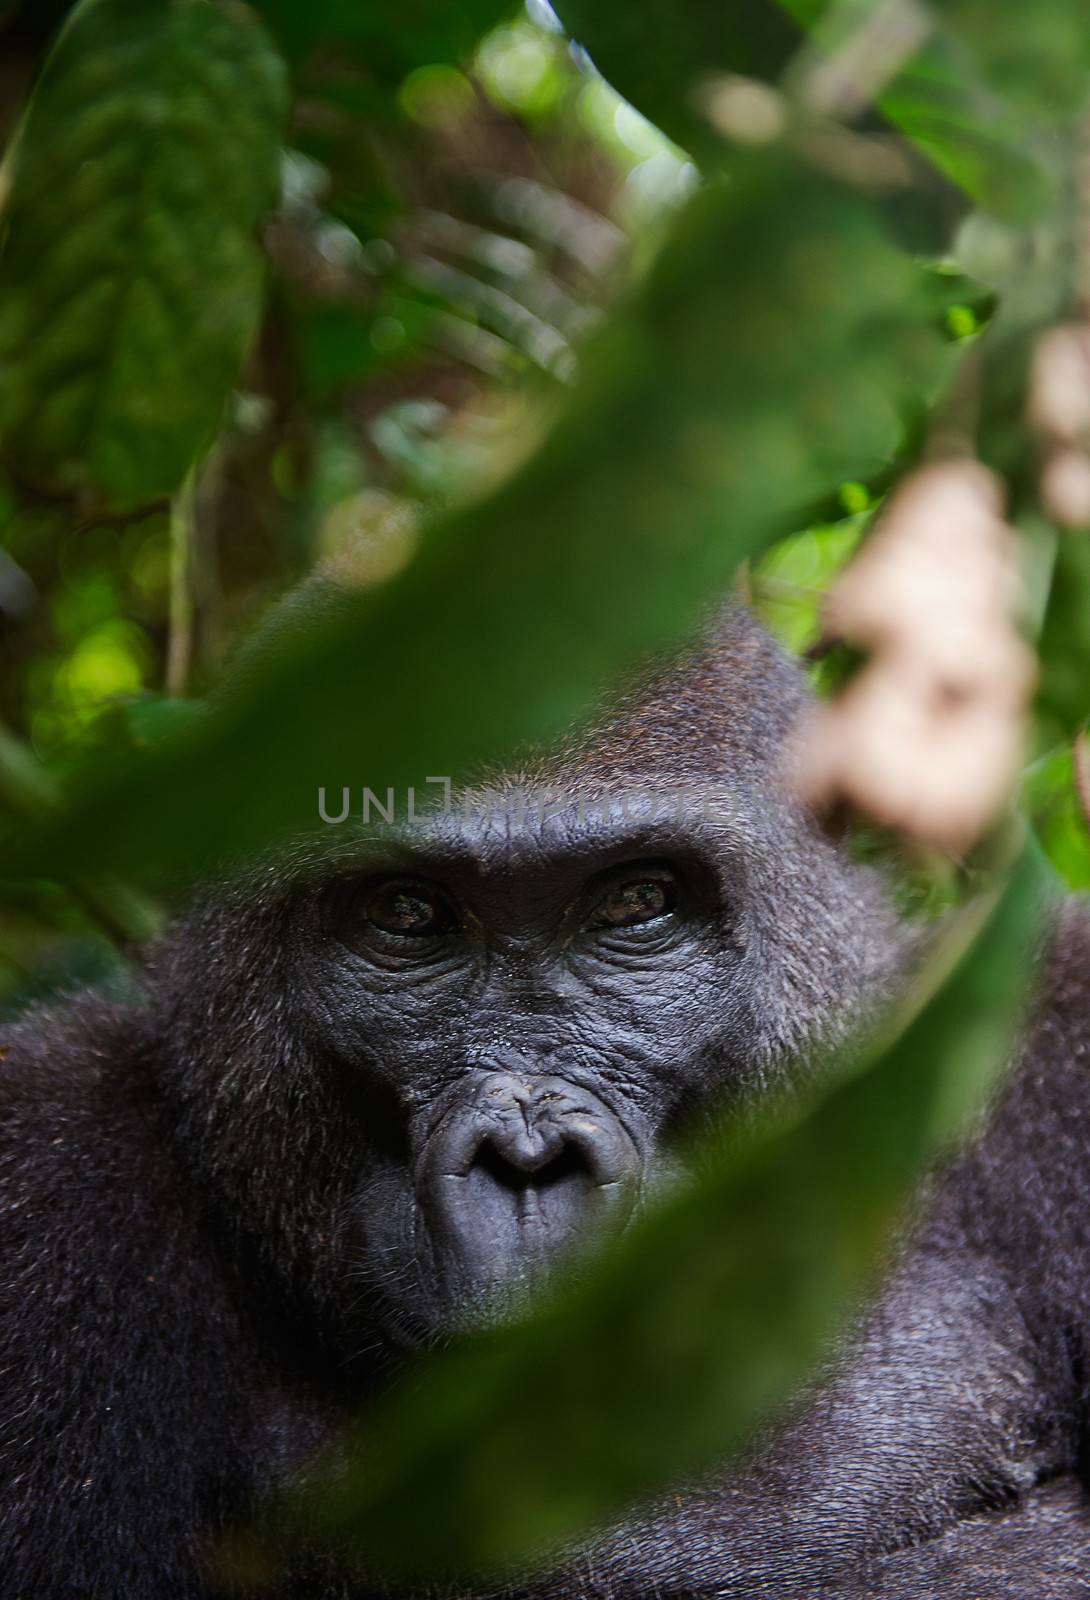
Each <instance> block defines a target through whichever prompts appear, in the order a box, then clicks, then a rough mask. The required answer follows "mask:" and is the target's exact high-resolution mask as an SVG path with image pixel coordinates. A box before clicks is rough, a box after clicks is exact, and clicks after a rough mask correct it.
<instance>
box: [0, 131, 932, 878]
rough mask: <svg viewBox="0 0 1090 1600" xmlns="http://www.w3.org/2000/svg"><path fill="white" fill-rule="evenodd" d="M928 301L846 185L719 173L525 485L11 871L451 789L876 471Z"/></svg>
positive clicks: (566, 712) (427, 543)
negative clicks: (429, 785) (354, 802)
mask: <svg viewBox="0 0 1090 1600" xmlns="http://www.w3.org/2000/svg"><path fill="white" fill-rule="evenodd" d="M932 288H933V286H932V285H930V284H925V282H924V281H923V275H921V274H920V273H919V272H918V271H917V270H916V268H915V267H914V265H913V263H912V262H911V261H910V260H909V259H908V258H907V257H905V256H903V255H902V254H901V253H900V252H898V251H897V250H896V249H895V248H894V247H893V246H892V245H891V244H890V243H889V241H888V240H887V239H886V237H885V236H884V234H883V233H882V231H881V229H880V227H879V225H878V223H877V222H876V220H875V218H874V216H873V214H872V212H871V209H870V207H869V206H868V205H867V203H866V201H865V200H864V199H863V198H862V197H861V196H860V195H858V194H857V193H856V192H855V191H854V190H851V189H848V188H846V187H842V186H840V185H838V184H836V183H835V182H832V181H830V180H828V179H826V178H823V177H822V176H820V175H819V174H818V173H816V172H814V171H813V170H812V169H810V168H809V167H807V166H805V165H803V164H802V163H801V162H798V161H796V160H793V159H791V158H790V157H788V156H786V155H784V154H779V153H775V152H771V151H766V152H755V153H750V154H747V155H745V156H744V157H739V159H738V160H737V161H736V163H735V165H734V169H733V172H732V181H731V183H730V184H729V185H726V184H716V185H712V186H710V187H708V188H707V189H705V190H704V191H703V192H701V193H699V194H697V195H696V196H695V197H694V199H693V201H692V202H691V203H690V204H689V205H688V207H687V208H686V209H685V210H684V211H683V212H682V213H681V214H680V215H679V216H678V217H677V219H676V223H675V228H674V234H673V237H672V239H671V240H670V242H669V244H668V246H667V248H666V249H665V250H664V251H663V253H662V255H661V257H660V259H659V260H658V262H657V264H656V265H655V268H654V270H653V271H652V272H651V274H650V276H649V277H648V279H647V280H646V282H645V284H644V286H643V287H642V289H641V291H640V293H639V294H638V296H637V297H636V298H635V299H634V300H633V302H632V303H631V304H630V305H629V306H627V307H626V308H624V309H623V310H622V311H621V312H620V313H618V315H617V316H616V317H615V319H614V320H613V322H612V323H611V324H610V325H609V326H608V327H607V328H605V329H604V330H603V333H602V335H601V337H600V338H599V340H598V342H597V345H596V347H595V348H594V349H593V350H592V351H591V352H589V353H588V357H587V363H586V373H585V377H584V379H583V381H582V382H581V384H580V385H579V387H578V388H577V390H576V391H575V393H574V394H573V395H572V398H571V402H570V405H569V406H568V408H567V410H566V412H565V413H564V414H563V415H562V416H561V418H560V419H559V421H558V423H557V425H556V427H555V428H554V429H553V431H552V433H551V434H550V436H549V437H548V438H547V439H546V442H545V444H544V446H543V448H542V449H541V450H540V451H539V453H538V454H537V455H536V457H534V458H533V459H532V460H531V461H530V462H529V463H528V464H527V465H526V466H525V467H524V468H523V470H522V471H521V472H520V473H518V474H517V475H516V476H515V477H514V478H512V479H511V480H509V481H508V482H507V483H506V484H505V485H504V486H503V487H502V488H501V489H500V490H499V491H498V492H497V493H495V494H494V495H493V496H492V497H491V498H489V499H488V500H486V501H484V502H482V503H480V504H478V505H475V506H473V507H471V508H469V509H468V510H466V511H464V512H462V513H461V514H459V515H458V516H456V517H454V518H453V519H452V520H450V521H448V522H446V523H445V524H440V525H438V526H435V527H433V528H432V529H431V530H430V532H429V533H428V535H427V536H426V537H425V539H424V542H423V545H422V548H421V550H420V552H419V554H418V555H417V556H416V558H415V560H414V561H412V562H411V563H410V565H409V566H408V568H407V569H406V570H405V571H403V573H402V574H401V575H400V576H399V577H398V578H396V579H394V580H392V581H389V582H387V583H386V584H385V585H384V586H382V587H379V588H375V589H371V590H367V591H365V592H363V593H360V594H356V595H345V596H343V597H342V599H341V600H340V602H339V603H333V602H329V601H323V599H322V597H321V595H318V597H317V598H312V600H311V601H310V602H309V606H310V611H311V612H313V615H308V602H307V600H306V598H305V597H304V598H303V600H302V601H301V602H300V603H299V605H298V606H297V607H289V609H288V611H287V613H286V615H285V617H284V619H283V620H282V623H281V625H279V626H277V627H275V628H274V629H273V630H272V631H271V633H270V636H269V638H268V639H267V641H266V642H265V644H264V645H263V646H261V647H259V648H257V649H255V651H254V652H252V653H251V659H250V664H249V668H248V670H247V671H246V672H244V673H242V674H239V675H236V678H235V680H234V681H233V682H232V683H231V684H230V685H229V686H228V688H227V690H226V692H225V693H224V695H223V697H222V699H221V700H220V703H219V705H218V708H217V710H216V711H215V713H214V714H213V715H212V716H211V717H210V718H209V719H208V720H207V722H206V723H205V724H204V725H203V726H202V728H201V729H200V730H199V731H195V732H194V733H193V734H192V735H191V736H190V737H188V738H185V739H179V740H178V741H176V742H173V741H172V742H170V743H169V745H168V744H164V745H163V746H162V747H161V748H160V749H159V750H157V751H156V752H153V753H151V754H150V756H149V759H148V761H147V762H146V763H145V764H140V765H138V766H137V767H135V768H133V769H129V770H126V769H125V768H124V767H122V768H121V769H115V770H114V771H113V773H112V774H111V775H109V776H107V777H106V778H105V779H100V780H99V781H98V782H96V783H95V784H94V785H91V786H88V788H87V789H86V790H85V792H84V794H83V797H82V799H81V801H80V802H79V803H78V804H77V805H76V806H75V808H74V810H73V811H72V813H71V815H70V818H69V820H68V822H67V823H66V824H64V825H62V826H61V827H60V828H59V829H51V830H45V831H43V832H42V833H41V834H40V835H39V836H38V837H37V838H36V839H34V840H31V839H27V838H24V839H20V840H18V841H9V846H8V848H9V851H10V850H12V849H17V850H18V852H19V855H20V857H21V859H22V860H23V861H24V862H29V861H31V860H33V861H35V862H37V863H39V865H41V864H43V863H47V864H48V865H47V866H46V870H58V869H59V866H60V864H61V863H63V862H65V861H68V862H71V861H73V860H78V859H79V857H80V855H81V854H82V853H83V852H84V851H86V850H87V849H88V848H90V849H93V850H94V852H95V855H96V858H98V859H100V860H102V861H103V862H105V861H106V860H111V861H123V862H124V863H125V864H126V868H127V870H139V871H147V870H148V869H149V868H150V867H151V866H152V865H156V866H158V867H159V868H167V869H174V870H179V869H184V868H189V869H193V868H195V867H200V866H202V865H207V863H208V860H209V858H210V857H211V858H213V859H214V858H217V857H220V856H229V855H231V854H234V853H236V852H238V851H240V850H245V849H251V848H253V847H254V846H255V845H257V844H261V843H264V842H265V841H266V840H270V839H272V838H275V837H277V836H279V835H283V834H285V833H295V832H298V831H299V830H300V829H304V828H308V827H313V826H316V825H317V823H316V799H317V786H318V785H319V784H322V785H327V786H334V787H337V788H338V789H339V788H340V787H342V786H344V785H349V786H351V787H352V788H353V789H354V790H355V791H356V792H357V794H358V792H359V790H360V789H361V788H362V787H363V786H364V785H367V786H370V787H372V788H373V789H375V790H384V789H385V788H387V787H388V786H391V785H394V786H398V785H404V784H409V783H412V784H419V785H423V784H424V782H425V779H426V778H427V777H429V776H431V775H434V774H442V775H450V776H452V777H455V778H457V777H458V776H460V775H463V774H465V773H466V772H467V771H468V770H470V769H472V768H475V767H477V766H478V765H479V764H480V763H482V762H485V761H489V760H493V759H496V758H499V757H501V756H503V755H505V754H507V753H509V752H510V750H511V749H512V747H513V746H515V745H516V744H518V743H519V742H521V741H523V740H527V739H529V740H539V739H544V738H548V737H550V736H553V735H555V734H557V733H559V732H560V731H562V730H563V729H565V728H566V727H567V726H568V725H569V724H570V723H571V721H572V720H573V719H574V718H576V717H578V716H579V715H581V714H582V713H583V712H584V711H585V710H586V708H587V706H588V703H589V702H590V701H591V700H592V698H593V697H594V696H595V695H597V694H598V693H599V692H600V691H601V688H602V686H603V685H604V684H605V683H607V682H608V681H609V680H610V679H612V678H614V677H615V676H616V674H617V673H618V672H619V671H622V670H624V669H626V668H627V667H629V666H630V665H632V664H633V663H635V662H636V661H637V660H639V659H640V658H642V657H644V656H646V655H647V654H648V653H650V652H652V651H655V650H658V649H662V648H663V647H665V646H667V645H669V644H670V643H672V642H673V641H675V640H676V639H678V638H679V636H681V635H682V634H683V633H684V632H685V631H686V630H687V629H688V628H689V627H690V626H691V625H692V623H693V621H694V619H695V618H696V616H697V615H698V614H699V611H700V609H701V608H702V607H703V606H705V605H706V604H708V603H709V602H710V601H712V600H713V599H714V598H715V597H716V596H718V595H720V594H721V593H722V592H723V590H724V588H725V586H726V585H727V584H728V582H729V580H730V577H731V574H732V572H733V571H734V568H735V566H736V564H737V562H738V561H739V560H740V559H741V558H742V557H744V556H746V555H748V554H751V553H753V552H755V551H757V550H759V549H761V548H762V547H763V546H764V545H765V544H767V543H768V542H770V541H771V540H772V539H774V538H776V537H778V536H782V535H783V534H784V533H786V532H788V531H789V530H790V529H791V528H794V527H798V526H805V525H806V522H807V521H808V520H809V519H808V511H809V508H810V507H811V506H812V505H813V504H814V503H815V502H819V501H821V500H823V499H825V498H826V497H827V496H828V495H829V494H830V493H831V492H832V491H833V490H834V489H835V488H836V487H837V485H839V484H840V483H841V482H843V481H844V480H845V479H847V478H858V477H867V476H869V475H870V474H871V473H873V472H875V471H876V470H877V468H878V467H879V466H881V465H882V464H883V463H884V462H886V461H888V459H889V458H890V457H891V455H892V454H893V453H894V451H895V450H896V449H897V446H898V444H899V441H900V438H901V431H902V424H901V412H902V410H903V409H904V408H905V407H906V406H907V405H908V404H909V403H910V402H912V403H916V401H917V399H918V396H919V394H920V392H921V391H923V390H927V389H928V388H929V387H931V386H933V385H934V383H935V380H936V376H937V374H938V373H940V372H941V371H942V370H943V367H944V363H945V362H946V361H947V360H948V359H949V351H948V349H947V347H945V346H944V344H943V336H942V333H941V330H940V327H939V326H938V319H937V317H936V315H935V310H934V301H933V295H932ZM423 792H427V791H426V790H425V791H423Z"/></svg>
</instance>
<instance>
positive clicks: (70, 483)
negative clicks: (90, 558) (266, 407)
mask: <svg viewBox="0 0 1090 1600" xmlns="http://www.w3.org/2000/svg"><path fill="white" fill-rule="evenodd" d="M284 91H285V84H284V73H283V69H282V67H281V64H280V62H279V58H278V57H277V55H276V53H275V51H274V50H273V49H272V47H271V45H270V44H269V41H268V39H267V37H266V35H265V32H264V30H263V29H262V27H261V26H260V24H259V23H258V22H257V19H256V18H255V16H254V15H253V13H251V12H250V11H248V10H247V9H246V8H245V7H244V6H242V5H238V4H234V3H231V0H224V3H223V4H220V3H216V0H83V4H81V5H80V6H78V7H77V8H76V10H75V12H74V13H73V14H72V16H71V18H70V19H69V22H68V23H67V25H66V27H65V28H64V30H63V31H62V33H61V36H60V38H59V40H58V42H57V44H56V46H55V48H54V50H53V53H52V55H51V56H50V58H49V61H48V62H47V64H46V67H45V69H44V71H43V74H42V77H41V80H40V82H39V84H38V87H37V90H36V92H35V95H34V98H33V100H32V102H31V105H30V109H29V111H28V113H27V117H26V120H25V123H24V125H23V127H22V129H21V132H20V135H19V138H18V143H17V146H16V153H15V158H14V170H13V180H12V191H11V195H10V199H9V202H8V206H7V210H6V213H5V215H4V237H3V242H2V253H0V448H2V451H3V454H4V456H5V458H6V459H7V460H8V461H9V462H10V463H11V466H12V468H13V470H17V471H18V473H19V474H20V475H21V476H22V477H24V478H25V479H29V480H31V481H32V482H33V483H34V484H35V485H36V486H39V487H45V488H47V489H49V490H52V491H60V492H63V493H67V494H73V495H76V496H78V497H79V498H80V500H81V501H83V502H85V503H88V504H90V505H92V506H95V507H108V508H111V509H115V510H116V509H126V508H132V507H136V506H140V505H142V504H144V503H146V502H148V501H151V500H153V499H155V498H157V497H159V496H162V495H167V494H169V493H171V492H172V491H173V490H174V489H175V488H176V487H177V485H178V484H179V483H180V482H181V480H182V478H183V477H184V475H185V472H186V470H187V468H188V467H189V465H190V463H191V462H192V461H193V459H194V457H195V456H196V455H197V454H198V453H199V452H200V451H201V450H202V449H203V448H204V447H205V446H206V445H207V444H208V442H209V441H210V439H211V438H212V435H213V434H214V432H215V429H216V426H217V424H218V422H219V418H220V413H221V411H222V408H223V404H224V401H225V399H226V396H227V394H228V392H229V390H230V387H231V384H232V382H233V381H234V379H235V376H236V374H237V371H238V368H239V364H240V362H241V360H242V357H243V355H244V353H245V351H246V348H247V346H248V344H249V342H250V339H251V337H252V335H253V332H254V328H255V324H256V319H257V316H258V312H259V309H260V288H261V258H260V253H259V251H258V247H257V243H256V239H255V229H256V225H257V222H258V220H259V219H260V217H261V215H262V213H263V212H264V210H265V209H266V207H267V206H268V205H269V203H270V201H271V199H272V198H273V195H274V186H275V181H276V173H277V158H278V148H279V144H278V141H279V135H280V128H281V123H282V120H283V115H284V109H285V98H284Z"/></svg>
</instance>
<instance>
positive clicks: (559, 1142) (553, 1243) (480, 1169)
mask: <svg viewBox="0 0 1090 1600" xmlns="http://www.w3.org/2000/svg"><path fill="white" fill-rule="evenodd" d="M427 1166H428V1169H429V1170H428V1174H427V1177H426V1180H425V1184H426V1196H427V1199H428V1200H430V1210H431V1212H432V1229H433V1233H434V1235H435V1238H436V1243H437V1245H438V1247H439V1255H440V1259H441V1261H442V1262H443V1263H445V1265H446V1267H447V1269H448V1272H449V1273H453V1274H454V1276H455V1277H456V1278H458V1279H460V1280H461V1285H462V1287H463V1288H464V1287H473V1286H476V1285H478V1284H480V1283H482V1282H495V1281H496V1280H498V1279H503V1278H509V1277H512V1276H513V1277H523V1278H525V1277H527V1276H528V1275H530V1274H531V1273H533V1272H536V1271H537V1270H539V1269H540V1266H541V1264H542V1262H543V1260H545V1259H547V1258H548V1257H550V1256H552V1255H553V1254H554V1253H555V1252H556V1250H557V1249H559V1248H561V1247H563V1246H564V1245H565V1244H567V1243H569V1242H570V1241H572V1240H574V1239H576V1238H583V1237H585V1236H586V1233H587V1230H588V1227H592V1226H593V1225H594V1224H595V1223H596V1222H605V1221H607V1220H610V1219H613V1220H616V1219H618V1217H623V1216H624V1215H625V1214H626V1213H627V1210H628V1209H629V1206H630V1205H631V1202H632V1200H633V1198H634V1195H635V1190H636V1187H637V1184H638V1176H639V1156H638V1152H637V1151H636V1148H635V1146H634V1144H633V1142H632V1140H631V1139H630V1137H629V1135H628V1134H627V1132H626V1131H625V1129H624V1127H623V1126H622V1125H621V1123H620V1121H619V1120H618V1118H617V1117H616V1116H615V1115H614V1114H613V1113H612V1112H611V1111H610V1110H609V1109H608V1108H607V1107H606V1106H605V1105H604V1104H603V1103H602V1102H601V1101H600V1100H599V1099H598V1098H597V1096H596V1095H593V1094H591V1093H590V1092H589V1091H587V1090H583V1089H580V1088H578V1087H576V1086H575V1085H573V1084H570V1083H568V1082H567V1081H566V1080H564V1079H562V1078H556V1077H544V1076H543V1077H528V1076H522V1075H520V1074H515V1073H508V1072H496V1073H490V1074H489V1075H488V1076H487V1077H485V1078H483V1079H482V1080H479V1081H478V1082H477V1083H476V1084H475V1085H474V1087H473V1089H472V1090H471V1092H470V1093H469V1095H468V1096H467V1097H465V1098H464V1099H462V1100H461V1101H460V1102H459V1104H458V1105H457V1106H456V1107H455V1108H454V1109H453V1110H452V1111H451V1112H450V1113H448V1116H447V1118H446V1119H445V1120H444V1123H443V1124H442V1126H441V1127H440V1129H439V1131H438V1133H437V1134H436V1136H435V1138H434V1139H433V1141H432V1146H431V1149H430V1150H429V1152H428V1162H427Z"/></svg>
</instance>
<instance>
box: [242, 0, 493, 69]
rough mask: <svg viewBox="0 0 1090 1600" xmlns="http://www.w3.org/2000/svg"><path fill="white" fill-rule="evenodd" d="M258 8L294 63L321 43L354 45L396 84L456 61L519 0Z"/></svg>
mask: <svg viewBox="0 0 1090 1600" xmlns="http://www.w3.org/2000/svg"><path fill="white" fill-rule="evenodd" d="M256 4H257V7H258V9H259V10H260V12H261V14H262V16H263V17H264V18H265V19H266V21H267V23H268V25H269V27H270V28H271V29H272V31H273V33H274V34H275V36H276V39H277V42H278V43H279V45H280V47H281V49H282V50H283V51H284V53H285V55H287V56H288V58H289V60H291V61H292V62H293V63H301V62H304V61H305V60H306V59H307V57H308V56H309V55H310V54H311V52H312V51H313V50H314V49H315V48H316V47H317V46H319V45H324V46H327V47H328V46H333V47H338V46H339V47H341V48H342V49H343V47H344V46H345V45H349V46H351V47H352V48H353V49H354V50H356V51H358V52H359V54H360V56H361V57H362V58H363V59H364V60H365V61H366V64H367V69H368V72H369V73H370V75H371V76H372V77H373V78H374V79H375V80H376V81H377V82H379V83H382V84H384V85H385V86H386V87H387V88H388V89H394V88H396V87H397V85H399V84H400V82H401V80H402V79H403V78H404V77H406V76H407V75H408V74H409V73H410V72H412V71H413V69H414V68H415V67H422V66H432V65H434V64H436V63H440V62H452V61H456V60H458V59H459V58H460V57H462V56H464V55H465V54H467V52H468V51H470V50H471V49H472V48H473V46H474V45H475V44H476V42H477V40H478V39H479V38H480V37H481V35H482V34H483V33H485V32H487V30H488V29H489V28H492V27H494V26H495V25H496V23H497V22H502V21H503V20H504V18H505V17H507V16H510V14H511V13H512V11H514V10H516V5H515V4H514V3H513V0H402V3H401V4H399V5H397V6H382V5H374V4H368V3H367V0H308V3H307V4H301V3H300V0H256Z"/></svg>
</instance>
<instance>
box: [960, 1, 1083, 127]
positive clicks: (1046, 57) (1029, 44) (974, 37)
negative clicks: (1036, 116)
mask: <svg viewBox="0 0 1090 1600" xmlns="http://www.w3.org/2000/svg"><path fill="white" fill-rule="evenodd" d="M933 4H934V5H935V9H936V10H937V11H938V12H939V13H940V15H941V16H942V17H943V18H944V19H945V20H946V21H947V22H948V24H949V26H950V27H951V30H952V31H953V32H954V34H955V35H957V36H958V37H960V38H962V39H964V40H965V41H966V42H967V43H968V44H969V45H970V46H971V48H972V51H973V54H974V55H975V57H976V59H977V60H978V62H979V63H980V65H981V67H982V68H983V71H984V73H985V75H986V77H987V81H988V83H989V84H990V85H991V86H992V88H994V89H995V90H996V91H997V92H998V93H999V94H1001V95H1002V96H1003V97H1004V98H1005V99H1006V100H1007V101H1008V102H1009V103H1011V104H1015V105H1018V104H1022V105H1026V106H1028V107H1030V108H1031V109H1032V110H1034V111H1037V112H1040V111H1044V112H1047V113H1048V114H1049V115H1050V116H1058V117H1065V118H1068V117H1071V116H1075V115H1077V114H1078V113H1079V111H1080V110H1081V109H1083V108H1084V107H1085V106H1086V104H1087V99H1088V97H1090V28H1088V27H1087V15H1086V7H1085V6H1084V5H1083V4H1082V0H1034V4H1033V5H1031V6H1027V5H1024V4H1022V3H1020V0H998V3H997V0H933Z"/></svg>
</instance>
